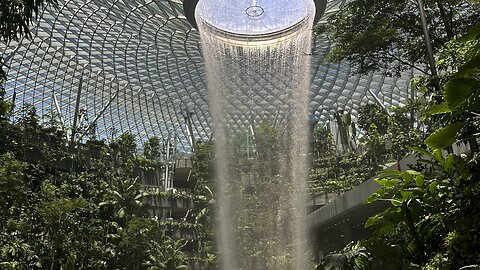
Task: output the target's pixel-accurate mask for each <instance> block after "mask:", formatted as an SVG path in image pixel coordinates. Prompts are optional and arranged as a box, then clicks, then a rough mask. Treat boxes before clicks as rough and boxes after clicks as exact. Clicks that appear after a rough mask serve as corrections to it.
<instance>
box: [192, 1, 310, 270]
mask: <svg viewBox="0 0 480 270" xmlns="http://www.w3.org/2000/svg"><path fill="white" fill-rule="evenodd" d="M213 2H215V4H213ZM267 3H268V4H267ZM292 5H293V6H292ZM229 10H230V11H231V12H230V13H229V12H228V11H229ZM224 11H226V12H224ZM219 12H221V13H220V14H218V13H219ZM196 13H197V23H198V26H199V30H200V33H201V41H202V52H203V57H204V59H205V64H206V67H205V68H206V74H207V83H208V90H209V96H208V98H209V102H210V113H211V115H212V118H213V130H214V141H215V151H216V181H217V190H216V192H217V194H216V196H217V214H216V217H217V244H218V250H219V252H220V260H221V268H222V269H228V270H230V269H275V270H279V269H298V270H303V269H307V266H306V254H307V252H306V240H307V239H306V227H305V215H306V209H305V204H306V198H305V196H306V178H307V170H308V168H307V145H308V144H307V137H308V136H307V135H308V134H307V132H308V126H307V106H308V88H309V81H310V77H309V76H310V59H309V57H308V55H309V51H310V46H311V44H310V43H311V27H312V23H313V16H314V8H313V3H312V2H311V1H310V0H305V1H302V0H298V1H287V0H283V1H280V0H264V1H261V0H257V1H255V2H254V3H253V2H252V1H235V2H225V1H212V0H210V1H206V0H203V1H200V2H199V4H198V7H197V11H196ZM235 16H237V17H235ZM232 20H233V21H232ZM256 126H260V127H259V129H262V130H263V131H262V132H263V133H262V134H261V135H258V134H257V136H255V134H251V136H252V137H253V138H252V139H253V141H254V143H255V144H256V145H255V146H254V147H255V148H256V150H255V152H254V153H252V155H254V157H252V158H250V156H248V155H247V156H248V157H247V158H244V157H243V158H242V157H239V155H240V156H241V153H240V154H239V153H238V149H237V148H235V147H236V146H235V145H234V143H233V141H234V140H232V137H235V136H236V135H238V134H240V133H242V132H243V131H244V130H248V129H249V128H250V129H251V130H252V133H255V132H254V131H253V130H254V129H255V128H256ZM265 134H268V135H269V136H270V137H268V136H267V137H265ZM259 136H264V138H263V139H262V138H259ZM237 137H238V136H237ZM265 138H267V139H265ZM265 146H266V147H265ZM250 159H251V160H253V161H254V163H256V164H249V162H248V161H249V160H250ZM239 164H241V166H240V167H241V169H239V168H238V167H239ZM259 165H261V166H259ZM245 178H248V181H247V182H248V183H246V181H245ZM252 186H253V187H252ZM245 224H247V225H248V226H245ZM249 251H252V252H253V253H255V254H254V255H252V254H247V253H248V252H249ZM256 254H259V255H258V256H255V255H256Z"/></svg>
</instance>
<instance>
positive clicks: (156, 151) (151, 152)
mask: <svg viewBox="0 0 480 270" xmlns="http://www.w3.org/2000/svg"><path fill="white" fill-rule="evenodd" d="M160 155H161V146H160V139H159V138H158V137H156V136H154V137H151V138H149V139H148V141H146V142H145V143H144V144H143V156H144V157H145V158H146V159H153V160H157V159H160Z"/></svg>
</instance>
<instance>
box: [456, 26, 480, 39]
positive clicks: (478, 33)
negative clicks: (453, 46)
mask: <svg viewBox="0 0 480 270" xmlns="http://www.w3.org/2000/svg"><path fill="white" fill-rule="evenodd" d="M478 38H480V22H478V23H477V24H475V25H474V26H473V27H472V28H470V30H468V32H467V34H466V35H464V36H463V37H461V38H460V41H461V42H467V41H471V40H474V39H478Z"/></svg>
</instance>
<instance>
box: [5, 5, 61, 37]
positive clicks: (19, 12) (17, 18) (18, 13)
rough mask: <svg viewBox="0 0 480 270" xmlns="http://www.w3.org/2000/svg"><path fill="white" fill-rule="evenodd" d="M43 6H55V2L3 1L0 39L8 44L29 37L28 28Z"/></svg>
mask: <svg viewBox="0 0 480 270" xmlns="http://www.w3.org/2000/svg"><path fill="white" fill-rule="evenodd" d="M45 5H53V6H56V5H57V0H26V1H14V0H5V1H2V3H1V4H0V14H1V16H0V37H1V38H2V39H3V40H4V41H5V42H6V43H8V42H9V41H11V40H16V41H18V39H19V38H20V37H21V36H24V35H27V36H28V35H29V34H30V29H29V26H30V24H31V23H32V22H33V20H34V19H36V18H37V17H38V15H39V13H41V11H42V9H43V7H44V6H45Z"/></svg>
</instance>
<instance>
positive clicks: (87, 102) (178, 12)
mask: <svg viewBox="0 0 480 270" xmlns="http://www.w3.org/2000/svg"><path fill="white" fill-rule="evenodd" d="M345 1H346V0H331V1H329V2H328V4H327V11H326V13H325V15H324V17H323V18H322V19H321V20H320V22H319V24H322V23H326V21H327V18H328V16H331V14H333V13H334V12H335V11H337V10H338V9H340V8H341V7H342V5H344V4H345ZM59 2H60V3H59V9H58V10H54V9H51V8H47V9H46V10H45V11H44V12H43V14H42V15H41V17H40V19H39V20H38V23H37V25H35V26H34V27H33V30H32V33H33V37H32V38H31V39H25V38H24V39H22V40H20V41H19V42H18V43H17V42H11V43H10V44H4V43H1V44H0V55H2V57H3V59H4V61H5V62H6V63H7V65H8V66H9V67H10V69H9V71H8V78H9V80H8V81H7V84H6V90H7V98H9V99H14V102H15V103H16V104H17V106H22V104H27V103H28V104H32V105H34V106H35V107H36V108H37V111H38V113H39V114H40V115H45V114H49V113H52V112H53V113H54V114H57V115H58V117H59V118H60V119H61V121H62V122H63V123H64V125H65V126H67V127H72V126H73V125H74V122H75V121H74V118H75V117H74V115H75V112H76V111H77V113H78V112H79V111H81V112H82V114H83V115H84V117H83V119H84V121H88V122H90V123H92V122H95V123H96V132H97V134H98V135H99V136H100V137H109V136H111V135H113V134H119V133H123V132H130V133H132V134H135V135H136V136H137V138H138V139H139V140H140V141H143V140H145V139H147V138H148V137H151V136H158V137H160V138H167V137H168V136H175V137H177V138H178V140H179V142H180V147H182V148H184V149H189V148H190V145H189V140H188V139H187V138H188V131H187V128H186V120H185V117H184V116H185V115H186V112H187V111H188V112H190V113H189V114H191V120H192V126H193V133H194V136H195V137H196V138H208V137H209V136H210V134H211V126H210V116H209V110H208V103H207V99H208V96H207V90H206V79H205V67H204V62H203V59H202V55H201V49H200V44H199V40H200V38H199V36H200V35H199V33H198V31H197V30H195V29H193V28H192V27H191V25H190V24H189V22H188V21H187V19H186V17H185V15H184V14H183V5H182V1H179V0H149V1H146V0H61V1H59ZM314 44H315V45H314V48H313V54H314V56H313V57H312V59H313V61H312V62H313V69H312V70H313V74H312V83H311V87H310V91H311V93H312V101H311V103H310V109H311V112H312V113H314V114H315V115H317V117H318V118H319V119H321V120H324V121H327V120H328V119H330V117H331V115H332V113H333V112H335V111H337V110H347V111H348V110H351V111H352V112H353V114H354V115H355V112H356V110H357V108H358V107H359V106H361V105H364V104H366V103H368V102H375V99H377V100H378V101H380V102H382V103H383V104H384V105H385V106H387V107H388V106H396V105H400V104H403V103H405V102H406V100H407V99H408V98H409V96H410V94H409V89H410V84H409V81H410V78H411V74H408V73H405V74H404V76H402V77H400V78H390V77H385V76H383V75H382V74H381V73H372V74H370V75H356V74H353V72H352V68H351V66H350V65H349V63H347V62H341V63H329V62H326V61H324V60H323V59H322V58H323V56H324V54H325V52H327V51H328V50H329V49H330V46H331V43H330V42H329V41H328V39H327V38H326V37H325V36H316V37H315V42H314ZM269 83H272V82H269ZM267 88H268V87H267ZM267 100H268V93H266V94H265V99H263V100H254V101H253V102H258V103H262V102H263V103H264V102H266V101H267ZM77 104H79V106H76V105H77ZM76 108H77V110H76ZM78 108H79V109H80V110H78ZM247 117H248V116H243V115H235V116H234V117H232V118H234V119H239V121H241V120H246V118H247ZM87 119H88V120H87ZM77 126H78V124H77Z"/></svg>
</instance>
